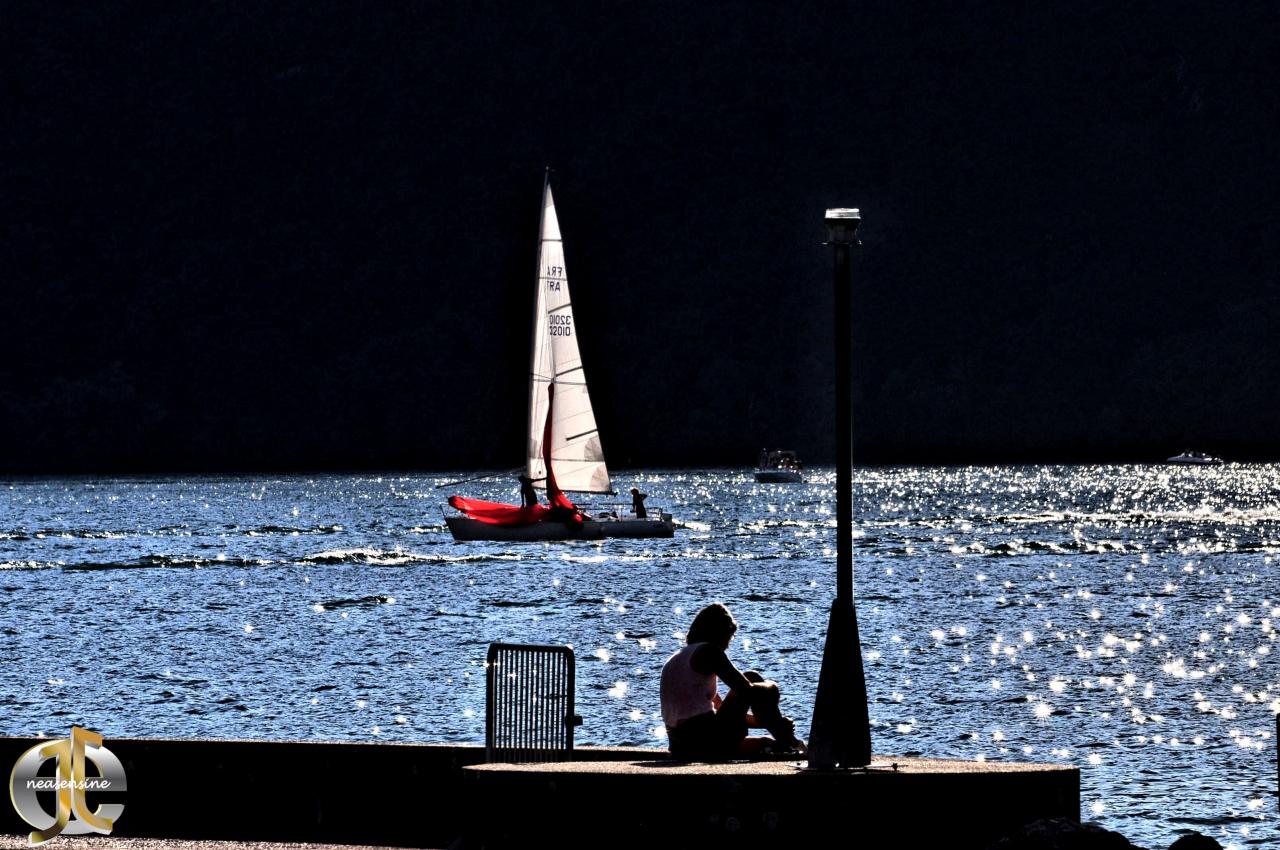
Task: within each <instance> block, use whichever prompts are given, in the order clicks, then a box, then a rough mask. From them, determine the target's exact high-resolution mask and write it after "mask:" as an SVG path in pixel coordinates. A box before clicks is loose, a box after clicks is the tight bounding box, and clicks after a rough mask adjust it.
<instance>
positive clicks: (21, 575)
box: [0, 466, 1280, 847]
mask: <svg viewBox="0 0 1280 850" xmlns="http://www.w3.org/2000/svg"><path fill="white" fill-rule="evenodd" d="M814 477H815V479H817V480H818V481H817V483H813V484H805V485H758V484H755V483H754V482H753V481H752V480H751V479H750V476H749V475H747V474H744V473H743V472H741V471H737V470H699V471H686V472H667V473H661V474H652V475H645V476H634V477H630V478H628V477H625V476H624V477H622V479H621V480H620V482H619V483H620V485H622V486H625V487H630V486H632V484H638V485H639V486H641V487H642V488H643V489H644V490H645V491H646V492H648V493H649V494H651V495H650V499H649V504H650V506H659V505H660V506H663V507H666V508H668V509H671V510H672V511H673V512H674V513H675V514H676V516H677V518H678V519H679V520H681V521H683V522H684V523H685V524H686V526H687V528H685V529H683V530H681V531H679V532H678V533H677V536H676V538H675V539H674V540H668V541H625V540H608V541H603V542H600V543H575V544H520V545H516V544H507V545H503V544H484V543H470V544H460V543H454V542H453V540H452V539H451V538H450V536H449V534H448V532H447V530H446V529H445V528H444V525H443V521H442V515H441V505H442V504H443V502H444V497H445V496H446V495H447V494H448V493H450V492H457V491H461V492H465V493H466V494H467V495H473V496H478V497H482V498H483V497H489V498H500V499H507V500H509V499H511V498H512V497H514V495H515V488H514V484H513V483H509V482H505V481H504V482H497V483H492V482H491V483H476V484H470V485H466V486H465V487H462V488H454V489H452V490H436V489H434V485H435V484H437V483H439V482H442V481H444V480H445V477H444V476H435V475H417V476H399V475H386V476H381V477H368V476H315V477H285V478H278V477H226V478H216V477H215V478H161V479H155V478H139V479H111V480H89V479H57V480H49V479H43V480H23V481H11V482H0V493H3V494H4V495H3V498H2V499H0V587H2V588H3V599H4V601H5V606H4V613H3V616H2V617H0V659H2V660H3V662H4V663H3V664H2V665H0V733H4V734H14V735H32V734H37V733H43V734H46V735H58V736H61V735H63V734H65V733H66V732H67V730H68V728H69V727H70V726H71V725H73V724H78V725H82V726H86V727H88V728H91V729H94V730H96V731H99V732H101V733H102V734H104V735H105V736H106V737H107V739H108V740H110V738H112V737H123V736H197V735H203V736H220V737H242V738H309V739H325V740H389V741H437V742H468V743H479V742H481V741H482V740H483V737H484V729H483V726H484V676H483V664H484V656H485V650H486V647H487V645H488V644H489V642H491V641H498V640H506V641H515V642H522V643H555V644H569V645H571V646H573V648H574V649H575V651H576V653H577V657H578V711H579V713H580V714H582V715H583V717H584V718H585V724H584V726H583V727H582V729H581V730H580V732H579V738H578V740H579V742H581V743H588V744H642V745H659V746H660V745H662V744H663V739H662V733H661V725H662V724H661V720H660V718H659V715H658V699H657V677H658V674H659V671H660V669H661V666H662V662H663V660H664V659H665V658H666V657H667V656H668V655H669V654H670V653H671V652H672V651H674V650H675V649H676V648H677V647H678V646H679V645H680V643H681V638H682V633H683V631H684V629H686V628H687V627H688V624H689V620H690V618H691V616H692V614H693V612H695V611H696V610H697V609H698V608H699V607H701V606H702V605H704V604H706V603H707V602H710V601H721V602H724V603H726V604H727V605H728V606H729V607H730V608H731V609H732V610H733V612H734V613H735V615H736V616H737V618H738V620H739V622H740V623H741V626H742V628H741V630H740V632H739V634H738V639H737V641H736V642H735V644H734V646H733V647H732V648H731V655H733V657H735V659H736V660H737V661H738V662H739V664H740V666H743V667H748V666H749V667H754V668H756V669H758V670H760V671H761V672H763V673H765V674H766V675H768V676H771V677H773V678H775V679H778V680H779V681H780V682H781V683H782V685H783V689H784V693H785V695H786V696H785V698H784V707H785V708H786V709H787V710H788V711H789V712H790V713H791V714H793V715H794V716H795V717H797V719H798V721H799V726H800V728H801V730H802V731H804V730H807V727H808V720H809V713H810V709H811V706H812V700H813V690H814V687H815V685H816V681H817V674H818V668H819V663H820V658H821V648H822V635H823V632H824V629H825V624H826V617H827V611H828V608H829V606H830V603H831V599H832V597H833V595H834V591H835V574H834V498H833V496H834V494H833V487H832V484H831V477H832V476H831V473H830V471H829V470H827V471H825V473H822V472H819V473H815V474H814ZM855 521H856V526H857V530H856V532H855V534H856V539H855V560H856V566H857V595H858V614H859V619H860V625H861V629H862V638H863V643H864V658H865V665H866V673H867V683H868V690H869V698H870V702H871V717H872V721H873V724H874V726H873V740H874V746H875V750H876V752H877V753H878V754H885V755H913V754H920V755H928V756H938V757H950V758H962V759H999V760H1031V761H1051V762H1059V763H1067V764H1073V765H1077V766H1079V767H1080V769H1081V771H1082V776H1083V800H1084V812H1083V814H1084V816H1085V817H1086V819H1092V820H1096V821H1097V822H1099V823H1101V824H1103V825H1105V826H1107V827H1109V828H1112V829H1118V830H1120V831H1121V832H1123V833H1125V834H1126V835H1128V836H1129V837H1130V838H1131V839H1132V840H1134V841H1135V842H1136V843H1138V844H1141V845H1147V846H1152V847H1163V846H1167V845H1168V843H1169V842H1170V841H1172V839H1173V838H1174V837H1176V835H1177V834H1178V831H1179V830H1188V829H1197V830H1199V831H1202V832H1206V833H1210V834H1213V835H1215V836H1216V837H1218V838H1219V840H1221V841H1222V842H1223V844H1224V845H1226V844H1236V845H1238V846H1246V845H1250V844H1271V843H1274V841H1275V839H1276V834H1275V832H1276V830H1275V823H1276V820H1275V815H1276V802H1275V797H1274V794H1275V783H1276V766H1275V765H1276V763H1275V758H1276V742H1275V740H1274V739H1273V733H1274V728H1275V726H1274V724H1275V721H1274V714H1275V713H1276V711H1277V710H1280V682H1278V681H1277V662H1276V660H1275V658H1274V652H1273V650H1274V649H1275V643H1276V637H1277V633H1276V624H1277V623H1280V578H1278V577H1277V564H1276V556H1277V554H1278V553H1280V467H1274V466H1226V467H1219V468H1178V467H1167V466H1158V467H1157V466H1151V467H1129V466H1098V467H991V468H950V469H926V468H913V467H906V468H894V469H883V470H859V471H857V472H856V474H855Z"/></svg>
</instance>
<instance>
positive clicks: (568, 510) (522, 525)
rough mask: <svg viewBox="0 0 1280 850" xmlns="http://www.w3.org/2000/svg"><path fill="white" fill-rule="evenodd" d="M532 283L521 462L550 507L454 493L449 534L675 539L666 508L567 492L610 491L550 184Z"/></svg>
mask: <svg viewBox="0 0 1280 850" xmlns="http://www.w3.org/2000/svg"><path fill="white" fill-rule="evenodd" d="M537 280H538V283H537V287H538V298H537V306H536V308H535V310H534V318H533V352H532V355H531V358H530V360H531V362H530V367H529V399H528V402H529V408H528V409H529V420H528V431H527V433H526V439H525V446H526V453H525V458H526V464H525V466H526V475H527V476H528V477H529V479H531V481H533V482H534V483H535V486H537V487H539V488H543V489H545V490H546V493H547V501H548V502H549V503H550V506H547V505H542V504H535V505H527V506H517V505H506V504H502V503H500V502H486V501H482V500H479V499H468V498H464V497H462V496H452V497H450V499H449V504H450V505H451V506H452V507H454V508H455V509H457V510H458V511H459V512H460V513H461V516H446V517H445V522H446V523H447V524H448V526H449V531H451V532H452V533H453V537H454V539H455V540H503V541H511V540H582V539H598V538H601V537H672V536H673V535H674V534H675V522H674V520H673V519H672V517H671V514H669V513H664V512H662V511H654V513H653V514H650V515H648V516H627V515H625V514H621V513H620V512H618V511H616V510H607V511H603V512H600V513H597V514H596V515H594V516H592V515H589V514H587V513H586V512H585V511H583V510H579V509H578V506H576V505H575V504H573V502H572V501H570V500H569V498H568V497H567V496H566V495H565V493H566V492H574V493H607V494H613V493H614V489H613V483H612V482H611V481H610V479H609V470H608V468H607V467H606V466H605V462H604V449H603V448H602V447H601V445H600V434H599V432H598V430H597V429H596V417H595V413H594V412H593V411H592V409H591V395H590V393H589V392H588V391H587V379H586V373H585V372H583V369H582V357H581V355H580V353H579V351H578V337H577V334H578V327H577V325H576V324H575V322H574V318H573V304H572V302H571V301H570V299H569V280H568V277H567V275H566V274H565V268H564V247H563V245H562V242H561V237H560V222H559V220H558V219H557V217H556V205H555V201H554V200H552V197H551V185H550V184H549V183H547V184H544V185H543V189H542V226H541V233H540V237H539V248H538V278H537Z"/></svg>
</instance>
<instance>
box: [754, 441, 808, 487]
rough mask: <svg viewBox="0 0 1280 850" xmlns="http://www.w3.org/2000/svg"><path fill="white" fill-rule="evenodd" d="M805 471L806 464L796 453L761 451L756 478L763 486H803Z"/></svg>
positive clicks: (780, 450) (777, 450)
mask: <svg viewBox="0 0 1280 850" xmlns="http://www.w3.org/2000/svg"><path fill="white" fill-rule="evenodd" d="M803 470H804V464H802V463H801V462H800V459H799V458H797V457H796V453H795V452H791V451H784V450H782V449H774V450H772V451H770V450H768V449H761V450H760V460H759V461H758V465H757V466H756V471H755V476H756V481H758V482H760V483H761V484H802V483H804V472H803Z"/></svg>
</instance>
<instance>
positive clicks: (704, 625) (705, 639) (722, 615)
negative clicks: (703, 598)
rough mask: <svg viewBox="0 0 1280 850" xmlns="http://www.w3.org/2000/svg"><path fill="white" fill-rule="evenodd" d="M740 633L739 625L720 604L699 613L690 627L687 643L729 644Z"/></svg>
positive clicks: (710, 606)
mask: <svg viewBox="0 0 1280 850" xmlns="http://www.w3.org/2000/svg"><path fill="white" fill-rule="evenodd" d="M737 631H738V623H737V621H736V620H734V619H733V615H732V614H730V613H729V609H728V608H726V607H724V606H723V605H721V604H720V603H719V602H717V603H714V604H712V605H708V606H707V607H706V608H703V609H702V610H701V611H699V612H698V614H697V616H695V617H694V618H693V624H692V625H690V626H689V634H688V635H686V636H685V643H714V644H718V643H722V642H724V643H727V642H728V641H729V640H730V639H731V638H732V637H733V636H734V634H735V633H736V632H737Z"/></svg>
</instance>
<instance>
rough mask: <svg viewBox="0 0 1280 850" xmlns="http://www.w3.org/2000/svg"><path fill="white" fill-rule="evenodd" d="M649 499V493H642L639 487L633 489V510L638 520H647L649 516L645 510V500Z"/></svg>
mask: <svg viewBox="0 0 1280 850" xmlns="http://www.w3.org/2000/svg"><path fill="white" fill-rule="evenodd" d="M647 498H649V494H648V493H641V492H640V488H639V487H632V488H631V510H632V511H634V512H635V515H636V519H645V518H646V517H648V516H649V514H648V512H647V511H645V509H644V500H645V499H647Z"/></svg>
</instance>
